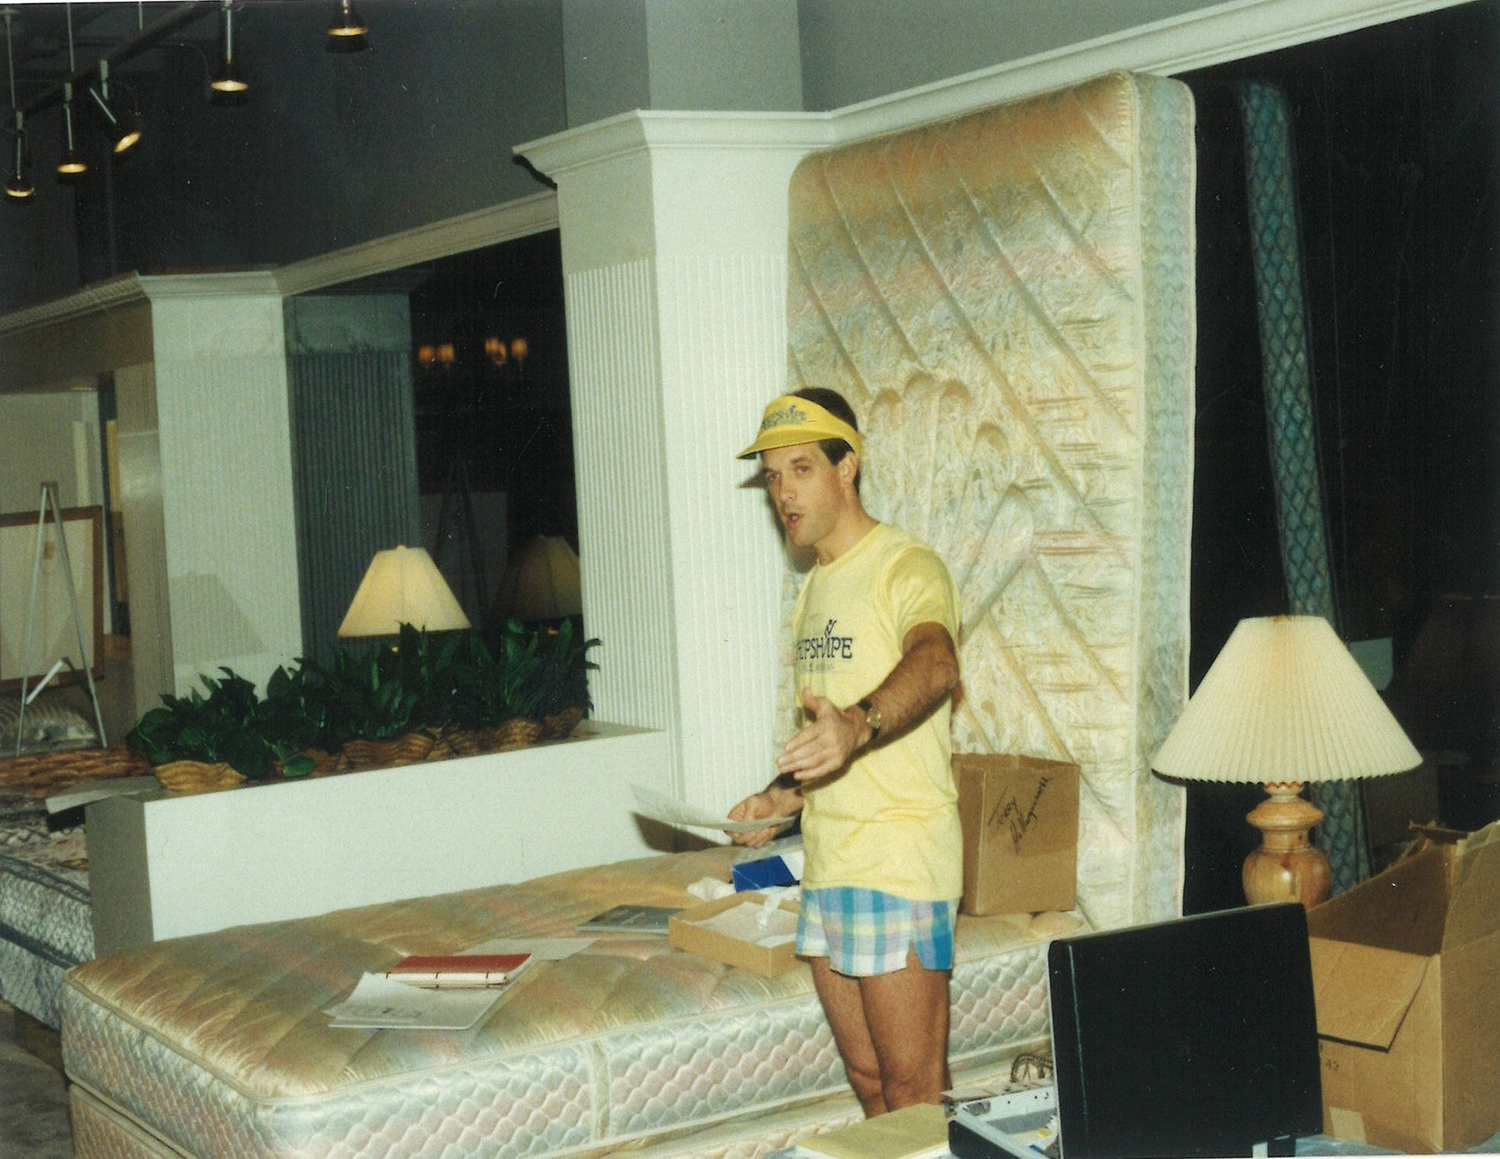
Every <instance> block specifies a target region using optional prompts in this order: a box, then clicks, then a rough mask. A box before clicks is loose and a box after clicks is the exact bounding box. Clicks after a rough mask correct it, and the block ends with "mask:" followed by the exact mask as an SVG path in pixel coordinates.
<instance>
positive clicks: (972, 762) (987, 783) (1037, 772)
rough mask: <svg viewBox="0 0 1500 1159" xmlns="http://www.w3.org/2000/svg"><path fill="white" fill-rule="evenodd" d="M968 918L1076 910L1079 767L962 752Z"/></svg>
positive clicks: (956, 776) (958, 779)
mask: <svg viewBox="0 0 1500 1159" xmlns="http://www.w3.org/2000/svg"><path fill="white" fill-rule="evenodd" d="M953 780H954V782H955V783H956V784H957V786H958V816H959V822H960V824H961V825H962V828H963V835H964V893H963V900H962V901H961V902H960V903H959V910H960V911H961V912H962V913H966V914H975V915H979V916H982V915H985V914H1006V913H1038V912H1040V911H1042V910H1070V909H1072V908H1073V905H1074V902H1075V900H1076V889H1077V879H1078V766H1077V765H1074V764H1069V763H1068V762H1067V761H1051V760H1044V759H1043V758H1041V757H1029V756H1018V755H1014V754H1009V753H954V754H953Z"/></svg>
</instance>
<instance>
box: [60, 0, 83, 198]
mask: <svg viewBox="0 0 1500 1159" xmlns="http://www.w3.org/2000/svg"><path fill="white" fill-rule="evenodd" d="M66 7H67V19H68V72H69V73H70V74H73V75H77V73H78V61H77V59H76V58H75V57H74V55H73V5H72V4H71V3H70V4H68V5H67V6H66ZM62 115H63V153H62V157H61V158H60V159H59V160H58V162H57V176H58V177H59V178H60V179H61V180H63V181H76V180H77V179H78V178H80V177H82V176H83V175H84V174H85V173H87V172H88V170H89V167H88V162H86V161H85V160H84V159H83V154H81V153H79V152H78V149H77V148H76V147H75V146H74V144H73V82H72V81H70V80H67V81H63V103H62Z"/></svg>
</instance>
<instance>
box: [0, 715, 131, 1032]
mask: <svg viewBox="0 0 1500 1159" xmlns="http://www.w3.org/2000/svg"><path fill="white" fill-rule="evenodd" d="M0 718H3V714H0ZM29 719H30V717H29V716H28V720H29ZM38 719H39V720H41V721H43V722H46V721H47V720H49V719H52V718H49V717H47V716H46V715H45V714H42V715H39V717H38ZM14 735H15V734H14V731H12V733H11V738H12V739H11V741H10V745H11V746H12V747H11V748H7V749H5V750H3V751H4V752H6V753H9V752H11V751H13V746H14V743H15V742H14ZM59 735H61V734H59ZM149 768H150V766H149V765H147V764H146V763H145V762H144V761H141V760H139V759H138V758H135V757H133V756H132V755H131V754H130V753H128V752H126V751H125V750H124V749H123V748H111V749H99V748H88V749H75V750H72V751H58V752H52V753H45V754H43V753H37V754H34V755H29V756H20V757H9V756H7V757H5V758H3V759H0V999H4V1000H5V1001H6V1002H8V1003H10V1004H11V1005H12V1006H14V1007H15V1008H16V1009H17V1010H20V1011H23V1012H24V1013H26V1014H29V1015H30V1016H31V1017H33V1018H35V1019H37V1020H38V1021H39V1022H43V1023H45V1024H46V1025H48V1026H51V1027H53V1028H56V1027H57V1025H58V995H59V993H60V992H61V990H62V979H63V974H64V972H65V971H66V970H67V969H68V968H69V967H70V966H76V965H78V963H80V962H86V961H88V960H89V959H90V958H92V957H93V956H94V931H93V925H92V920H91V914H90V909H89V875H88V852H87V848H86V846H85V843H84V832H83V826H82V825H81V824H77V823H76V822H77V820H78V819H77V817H76V816H75V817H73V818H72V820H73V821H74V823H73V824H65V825H63V826H61V827H59V826H58V825H57V824H56V822H57V821H58V820H59V819H60V818H63V817H66V816H67V814H58V815H57V816H56V817H49V816H48V813H47V809H46V796H47V794H48V793H51V792H55V791H56V790H58V789H62V788H67V787H69V786H72V785H76V784H78V783H80V782H82V781H87V780H95V779H98V778H101V777H117V776H128V775H133V774H139V773H141V772H144V771H146V770H149Z"/></svg>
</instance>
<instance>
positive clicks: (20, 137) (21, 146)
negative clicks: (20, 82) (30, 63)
mask: <svg viewBox="0 0 1500 1159" xmlns="http://www.w3.org/2000/svg"><path fill="white" fill-rule="evenodd" d="M0 11H3V13H4V16H5V61H6V64H7V65H8V66H9V68H8V75H9V77H10V109H11V112H12V113H13V114H14V115H15V118H16V127H15V130H14V135H15V146H16V151H15V161H16V166H15V168H14V169H13V170H12V171H11V175H10V176H9V177H8V178H6V180H5V196H6V197H8V198H10V199H11V200H12V201H30V200H31V199H32V197H33V196H35V194H36V189H35V188H34V187H33V186H32V184H31V182H29V181H27V180H26V122H25V119H24V118H23V117H22V115H21V108H20V106H19V105H17V104H16V54H15V50H14V49H13V48H12V47H11V37H12V35H13V32H12V29H11V21H12V20H13V19H14V18H15V16H16V10H15V9H14V8H6V9H3V10H0Z"/></svg>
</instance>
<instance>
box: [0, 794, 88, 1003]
mask: <svg viewBox="0 0 1500 1159" xmlns="http://www.w3.org/2000/svg"><path fill="white" fill-rule="evenodd" d="M4 808H5V806H4V805H3V804H0V809H4ZM93 956H94V931H93V927H92V925H91V923H90V915H89V874H88V858H87V853H86V850H85V847H84V837H83V828H82V827H81V826H74V827H69V828H65V829H61V830H49V829H48V828H47V822H46V818H45V816H44V815H41V814H40V813H39V812H37V811H35V810H27V811H11V810H8V809H7V810H6V815H5V816H4V817H0V998H3V999H4V1000H5V1001H6V1002H9V1003H10V1004H11V1005H12V1006H14V1007H15V1008H16V1009H17V1010H20V1011H23V1012H25V1013H26V1014H29V1015H30V1016H31V1017H32V1018H35V1019H36V1020H37V1021H38V1022H42V1023H45V1024H46V1025H48V1026H51V1027H53V1028H56V1027H57V1025H58V995H59V993H60V992H61V990H62V981H63V974H64V973H65V972H66V971H67V970H68V968H69V967H71V966H76V965H78V963H80V962H86V961H88V960H89V959H90V958H92V957H93Z"/></svg>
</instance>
